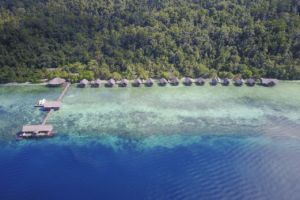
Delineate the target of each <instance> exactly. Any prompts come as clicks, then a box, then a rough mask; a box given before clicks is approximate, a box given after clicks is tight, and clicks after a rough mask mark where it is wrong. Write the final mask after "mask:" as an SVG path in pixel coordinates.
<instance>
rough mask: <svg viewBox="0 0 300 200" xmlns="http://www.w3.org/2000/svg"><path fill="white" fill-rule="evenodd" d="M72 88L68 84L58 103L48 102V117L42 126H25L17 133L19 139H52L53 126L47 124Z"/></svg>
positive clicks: (46, 104) (45, 107)
mask: <svg viewBox="0 0 300 200" xmlns="http://www.w3.org/2000/svg"><path fill="white" fill-rule="evenodd" d="M70 86H71V84H70V83H66V84H65V86H64V89H63V90H62V92H61V93H60V95H59V97H58V98H57V99H56V101H46V102H45V105H44V106H43V108H44V110H46V111H47V114H46V116H45V117H44V119H43V121H42V123H41V124H38V125H24V126H23V128H22V131H21V132H19V133H17V138H18V139H23V138H26V139H28V138H39V137H52V136H53V135H54V133H53V126H52V125H51V124H47V121H48V120H49V118H50V116H51V115H52V114H53V113H54V111H55V110H58V109H59V108H60V107H61V106H62V101H63V98H64V96H65V94H66V93H67V91H68V89H69V87H70Z"/></svg>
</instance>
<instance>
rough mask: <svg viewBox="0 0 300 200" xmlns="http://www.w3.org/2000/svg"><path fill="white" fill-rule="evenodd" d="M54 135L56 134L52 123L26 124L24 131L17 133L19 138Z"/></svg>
mask: <svg viewBox="0 0 300 200" xmlns="http://www.w3.org/2000/svg"><path fill="white" fill-rule="evenodd" d="M52 136H54V133H53V126H52V125H25V126H23V128H22V131H21V132H19V133H18V134H17V139H23V138H24V139H29V138H40V137H52Z"/></svg>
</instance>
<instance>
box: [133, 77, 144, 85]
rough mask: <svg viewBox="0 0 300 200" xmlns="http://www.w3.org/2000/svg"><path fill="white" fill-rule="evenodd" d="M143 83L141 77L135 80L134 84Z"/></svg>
mask: <svg viewBox="0 0 300 200" xmlns="http://www.w3.org/2000/svg"><path fill="white" fill-rule="evenodd" d="M142 83H143V81H142V80H141V79H139V78H138V79H135V80H134V84H136V85H140V84H142Z"/></svg>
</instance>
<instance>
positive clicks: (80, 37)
mask: <svg viewBox="0 0 300 200" xmlns="http://www.w3.org/2000/svg"><path fill="white" fill-rule="evenodd" d="M299 10H300V9H299V4H297V1H296V0H281V1H279V0H274V1H268V0H253V1H241V0H228V1H219V0H206V1H192V0H176V1H175V0H170V1H148V0H140V1H134V0H128V1H126V2H125V1H119V0H110V1H105V0H76V1H75V0H69V1H61V0H51V1H44V0H26V1H23V0H14V1H10V0H3V1H0V82H1V83H5V82H12V81H17V82H24V81H32V82H38V81H39V80H40V79H42V78H50V77H54V76H60V77H65V78H68V79H70V80H71V81H78V80H79V79H81V78H87V79H93V78H101V79H108V78H110V77H116V79H120V77H126V78H130V79H133V78H137V77H139V78H144V79H146V78H148V77H160V76H163V77H165V78H170V76H178V77H180V76H191V77H199V76H203V77H209V76H215V75H217V74H219V76H220V75H221V76H225V75H226V76H229V75H230V76H233V74H241V76H242V77H244V78H247V77H252V76H253V77H261V76H267V77H274V78H280V79H300V69H299V68H300V39H299V34H300V32H299V30H300V12H299ZM48 68H50V69H51V70H52V71H51V70H45V69H48ZM53 68H56V70H53ZM112 72H113V73H112ZM229 72H230V73H229Z"/></svg>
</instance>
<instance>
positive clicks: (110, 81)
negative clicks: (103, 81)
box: [107, 78, 116, 85]
mask: <svg viewBox="0 0 300 200" xmlns="http://www.w3.org/2000/svg"><path fill="white" fill-rule="evenodd" d="M107 83H108V84H109V85H114V84H116V81H115V80H114V79H112V78H111V79H109V80H108V81H107Z"/></svg>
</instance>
